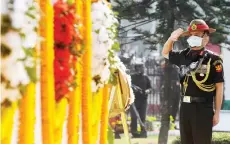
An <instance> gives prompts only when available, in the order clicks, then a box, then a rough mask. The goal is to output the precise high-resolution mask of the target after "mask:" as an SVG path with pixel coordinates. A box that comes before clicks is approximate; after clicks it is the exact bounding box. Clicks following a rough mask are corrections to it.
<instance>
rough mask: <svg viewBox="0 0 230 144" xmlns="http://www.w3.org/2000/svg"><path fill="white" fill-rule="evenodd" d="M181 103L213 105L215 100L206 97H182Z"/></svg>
mask: <svg viewBox="0 0 230 144" xmlns="http://www.w3.org/2000/svg"><path fill="white" fill-rule="evenodd" d="M181 101H182V102H184V103H212V102H213V99H212V98H206V97H193V96H182V97H181Z"/></svg>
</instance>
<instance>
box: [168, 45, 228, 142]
mask: <svg viewBox="0 0 230 144" xmlns="http://www.w3.org/2000/svg"><path fill="white" fill-rule="evenodd" d="M196 52H199V54H195V55H193V54H194V53H193V52H192V50H191V49H190V48H187V49H185V50H182V51H177V52H176V51H170V52H169V61H170V62H171V63H172V64H175V65H177V66H178V67H180V68H181V69H182V68H184V67H188V66H189V65H190V64H191V63H192V62H200V66H199V67H198V68H197V69H196V71H191V72H189V73H187V74H185V75H182V77H181V86H182V99H181V107H180V134H181V141H182V144H210V143H211V137H212V125H213V114H214V112H213V100H214V96H215V94H216V93H215V83H219V82H224V78H223V65H222V60H221V58H220V57H219V56H217V55H214V54H213V53H211V52H210V51H207V50H204V49H203V50H200V51H196ZM201 59H203V60H201Z"/></svg>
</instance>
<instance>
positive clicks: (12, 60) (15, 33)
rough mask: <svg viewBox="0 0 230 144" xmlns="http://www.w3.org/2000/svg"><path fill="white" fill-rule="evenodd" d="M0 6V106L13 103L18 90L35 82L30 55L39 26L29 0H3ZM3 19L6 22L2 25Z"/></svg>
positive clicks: (19, 94)
mask: <svg viewBox="0 0 230 144" xmlns="http://www.w3.org/2000/svg"><path fill="white" fill-rule="evenodd" d="M2 7H5V8H4V9H2V10H3V11H2V12H1V13H2V24H3V25H4V24H5V26H7V27H4V30H7V31H5V32H2V33H1V37H2V39H1V46H4V48H3V47H2V48H3V50H1V53H2V57H1V70H2V71H1V77H2V82H1V103H2V102H4V101H5V100H6V99H8V100H9V101H17V100H18V99H20V97H21V92H20V88H21V87H23V86H26V85H27V84H29V83H30V82H31V81H36V75H35V70H36V67H35V62H34V59H33V56H34V52H35V46H36V43H37V40H38V35H37V32H36V30H37V28H38V25H39V10H38V5H37V4H36V3H34V2H32V1H31V0H14V1H13V3H8V1H4V3H3V4H2ZM7 8H8V9H7ZM3 17H4V18H5V20H6V19H8V20H9V21H10V22H9V23H5V22H7V21H4V20H3ZM6 51H8V53H6ZM3 55H4V56H3Z"/></svg>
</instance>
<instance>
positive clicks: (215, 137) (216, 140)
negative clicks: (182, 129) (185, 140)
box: [172, 132, 230, 144]
mask: <svg viewBox="0 0 230 144" xmlns="http://www.w3.org/2000/svg"><path fill="white" fill-rule="evenodd" d="M172 144H181V141H180V137H177V138H176V139H175V140H173V142H172ZM212 144H230V133H227V132H214V133H213V134H212Z"/></svg>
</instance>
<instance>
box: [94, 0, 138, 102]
mask: <svg viewBox="0 0 230 144" xmlns="http://www.w3.org/2000/svg"><path fill="white" fill-rule="evenodd" d="M91 15H92V22H93V24H92V39H93V41H92V51H93V52H92V53H93V57H92V76H93V79H94V80H93V82H92V91H93V92H96V91H97V90H98V88H100V87H103V86H104V84H106V83H108V82H109V79H111V76H112V74H113V72H114V71H113V70H116V69H118V68H119V69H120V70H122V72H123V73H124V74H125V76H126V79H127V80H128V83H129V85H130V92H131V93H130V95H131V97H130V104H131V103H133V102H134V94H133V91H132V88H131V77H130V75H128V74H127V73H126V67H125V65H124V64H123V63H122V62H121V60H120V59H119V57H118V56H117V54H116V51H118V50H119V44H118V42H117V40H116V38H117V36H116V32H117V25H118V20H117V19H116V18H115V15H114V13H113V11H112V10H111V9H110V8H109V7H108V5H107V2H105V1H103V0H101V1H98V2H96V3H93V4H92V11H91Z"/></svg>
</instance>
